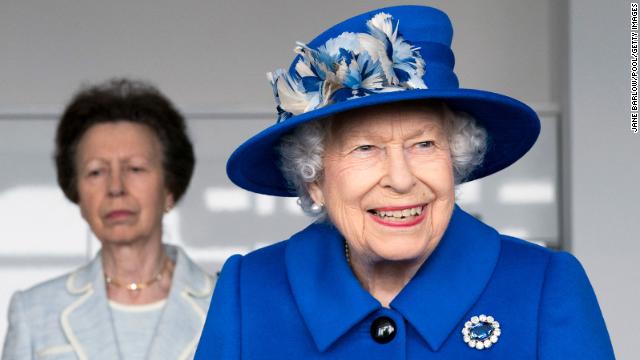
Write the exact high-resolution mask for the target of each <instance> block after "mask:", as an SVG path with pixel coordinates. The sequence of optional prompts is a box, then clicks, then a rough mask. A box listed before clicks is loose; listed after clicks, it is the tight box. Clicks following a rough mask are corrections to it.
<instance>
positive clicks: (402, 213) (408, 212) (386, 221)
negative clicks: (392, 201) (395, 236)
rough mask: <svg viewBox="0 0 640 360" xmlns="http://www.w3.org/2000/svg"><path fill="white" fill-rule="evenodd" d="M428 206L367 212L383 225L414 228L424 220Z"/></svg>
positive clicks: (380, 209)
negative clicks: (413, 226)
mask: <svg viewBox="0 0 640 360" xmlns="http://www.w3.org/2000/svg"><path fill="white" fill-rule="evenodd" d="M426 206H427V205H426V204H421V205H415V206H411V207H403V208H379V209H371V210H367V212H368V213H370V214H371V215H373V219H374V220H375V221H376V222H378V223H380V224H383V225H392V226H396V225H399V226H412V225H415V224H417V223H419V222H420V221H422V219H424V216H425V215H426V214H424V209H425V207H426Z"/></svg>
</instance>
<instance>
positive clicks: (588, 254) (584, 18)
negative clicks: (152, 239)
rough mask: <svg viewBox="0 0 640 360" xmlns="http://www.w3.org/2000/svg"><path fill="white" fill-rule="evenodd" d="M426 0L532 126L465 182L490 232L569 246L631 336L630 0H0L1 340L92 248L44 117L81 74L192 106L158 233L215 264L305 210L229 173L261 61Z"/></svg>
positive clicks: (637, 250)
mask: <svg viewBox="0 0 640 360" xmlns="http://www.w3.org/2000/svg"><path fill="white" fill-rule="evenodd" d="M408 3H418V4H426V5H433V6H436V7H438V8H440V9H442V10H444V11H445V12H447V13H448V14H449V16H450V17H451V19H452V21H453V23H454V31H455V32H454V41H453V48H454V51H455V54H456V62H457V63H456V72H457V74H458V77H459V79H460V83H461V85H462V86H463V87H468V88H480V89H485V90H490V91H496V92H500V93H504V94H508V95H510V96H513V97H516V98H518V99H520V100H523V101H525V102H527V103H528V104H530V105H531V106H532V107H533V108H534V109H535V110H536V111H537V112H538V114H539V115H540V117H541V119H542V123H543V124H542V125H543V130H542V134H541V137H540V139H539V141H538V143H537V144H536V146H535V147H534V149H533V151H531V152H530V153H529V154H527V156H526V157H525V158H524V159H523V160H521V161H520V162H519V163H517V164H516V165H515V166H512V167H511V168H509V169H507V170H506V171H503V172H501V173H499V174H497V175H494V176H491V177H489V178H488V179H484V180H480V181H474V182H471V183H469V184H467V185H465V186H463V187H461V188H460V189H459V202H460V204H461V206H463V208H465V209H467V210H469V211H471V212H472V213H474V214H475V215H477V216H479V217H481V218H482V219H483V220H484V221H485V222H487V223H489V224H491V225H493V226H495V227H496V228H498V229H499V230H500V231H502V232H504V233H508V234H511V235H515V236H518V237H522V238H525V239H527V240H529V241H533V242H537V243H540V244H543V245H545V246H549V247H554V248H559V249H564V250H569V251H571V252H572V253H573V254H575V255H576V256H577V257H578V258H579V259H580V260H581V262H582V264H583V265H584V267H585V268H586V270H587V272H588V274H589V276H590V279H591V281H592V283H593V285H594V288H595V290H596V293H597V294H598V297H599V299H600V305H601V307H602V310H603V312H604V316H605V319H606V320H607V323H608V326H609V331H610V333H611V337H612V339H613V343H614V348H615V350H616V354H617V356H618V358H620V359H632V358H635V357H634V356H633V354H634V353H635V343H636V342H637V337H638V336H639V335H640V319H639V317H638V315H637V314H638V311H637V310H636V309H637V304H638V303H639V302H640V271H639V270H638V266H637V261H635V260H636V258H637V257H638V256H639V255H640V241H639V240H640V238H639V237H638V235H637V230H636V227H637V225H638V223H639V221H638V215H639V214H640V205H639V204H640V193H639V191H638V179H639V178H640V166H639V164H638V156H639V155H640V135H634V134H632V133H631V132H630V130H629V110H628V104H629V100H628V99H629V95H628V89H629V80H628V75H627V74H628V73H629V70H628V69H629V59H630V54H629V51H630V50H629V39H630V35H629V7H630V5H629V4H630V3H629V2H627V1H615V2H609V1H597V0H583V1H578V0H559V1H553V0H537V1H531V0H482V1H465V0H448V1H411V2H408V1H345V0H342V1H339V0H324V1H317V0H316V1H308V0H271V1H258V0H253V1H249V0H235V1H224V2H223V1H211V0H209V1H204V0H184V1H180V2H176V1H164V0H163V1H158V0H155V1H152V0H141V1H109V2H97V1H95V2H94V1H79V0H55V1H34V0H20V1H18V0H2V2H0V169H2V170H1V171H0V284H1V285H2V286H0V314H1V315H0V339H4V333H5V330H6V315H4V314H5V313H6V309H7V304H8V301H9V297H10V296H11V294H12V293H13V292H14V291H15V290H17V289H25V288H28V287H30V286H31V285H33V284H34V283H36V282H39V281H42V280H45V279H47V278H51V277H53V276H57V275H60V274H63V273H65V272H67V271H69V270H71V269H73V268H75V267H77V266H79V265H80V264H82V263H84V262H85V261H87V259H88V258H90V257H91V256H93V254H95V252H96V251H97V249H98V248H99V244H98V243H97V242H96V241H95V239H94V238H93V236H92V234H91V233H90V231H89V230H88V228H87V226H86V225H85V223H84V222H83V221H82V220H81V218H80V216H79V211H78V210H77V208H76V207H75V206H74V205H72V204H70V203H69V202H67V201H66V200H65V199H64V198H63V195H62V192H61V191H60V190H59V189H58V188H57V186H56V182H55V173H54V168H53V163H52V160H51V156H52V148H53V132H54V129H55V125H56V119H57V117H58V115H59V113H60V111H61V110H62V108H63V106H64V104H65V103H66V101H68V100H69V99H70V97H71V95H72V94H73V92H75V91H76V90H77V89H78V87H79V86H80V85H81V84H83V83H91V82H96V81H102V80H105V79H107V78H109V77H112V76H130V77H134V78H140V79H147V80H150V81H152V82H153V83H155V84H156V85H157V86H158V87H159V88H160V89H161V90H162V91H164V92H165V93H166V94H167V95H168V96H169V97H170V98H171V99H172V100H173V101H174V102H175V104H176V105H177V106H178V107H179V108H180V109H181V110H182V111H183V112H184V113H185V114H186V115H187V118H188V121H189V126H190V130H191V135H192V137H193V140H194V143H195V146H196V154H197V158H198V163H197V167H196V173H195V177H194V179H193V183H192V185H191V188H190V189H189V192H188V194H187V196H186V198H185V199H184V200H183V201H182V202H181V203H180V204H179V206H178V207H177V208H176V209H175V210H174V211H172V212H171V214H170V215H169V216H168V217H167V218H166V223H165V229H166V231H165V240H166V241H167V242H172V243H177V244H181V245H182V246H184V247H185V248H186V250H187V252H188V253H189V254H190V255H191V256H193V257H194V258H195V259H196V260H197V261H198V262H199V263H200V264H202V265H203V266H204V267H205V268H206V269H207V270H209V271H210V272H212V273H213V272H215V271H217V269H218V268H219V267H220V265H221V264H222V262H223V261H224V260H225V259H226V258H227V257H228V256H230V255H231V254H234V253H244V252H247V251H250V250H252V249H255V248H258V247H261V246H264V245H266V244H270V243H273V242H276V241H279V240H282V239H286V238H287V237H288V236H289V235H291V234H292V233H293V232H294V231H296V230H298V229H301V228H302V227H303V226H305V225H306V224H307V223H309V219H307V218H306V217H304V216H302V215H301V213H300V211H299V210H298V208H297V207H296V204H295V199H283V198H273V197H267V196H258V195H255V194H251V193H248V192H245V191H243V190H240V189H238V188H236V187H234V186H233V185H232V184H231V183H230V182H229V181H228V180H227V178H226V174H225V170H224V166H225V161H226V159H227V157H228V156H229V154H230V153H231V151H233V149H234V148H235V146H237V145H238V144H239V143H240V142H242V141H243V140H244V139H246V138H247V137H248V136H250V135H251V134H253V133H255V132H256V131H257V130H258V129H261V128H263V127H265V126H267V125H268V124H270V123H272V122H273V121H274V119H275V117H274V104H273V99H272V95H271V90H270V86H269V85H268V83H267V80H266V77H265V73H266V72H268V71H272V70H274V69H276V68H278V67H288V65H289V63H290V62H291V60H292V58H293V52H292V49H293V47H294V45H295V42H296V41H309V40H311V39H312V38H313V37H315V35H317V34H318V33H319V32H320V31H322V30H324V29H326V28H327V27H329V26H331V25H333V24H335V23H337V22H339V21H341V20H344V19H346V18H348V17H350V16H352V15H355V14H358V13H360V12H363V11H367V10H371V9H374V8H377V7H382V6H391V5H398V4H408Z"/></svg>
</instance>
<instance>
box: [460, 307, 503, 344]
mask: <svg viewBox="0 0 640 360" xmlns="http://www.w3.org/2000/svg"><path fill="white" fill-rule="evenodd" d="M500 333H501V330H500V323H499V322H497V321H496V320H495V319H494V318H493V316H487V315H484V314H482V315H478V316H473V317H472V318H471V319H470V320H469V321H467V322H466V323H465V324H464V328H462V339H463V340H464V342H465V343H466V344H467V345H469V347H470V348H475V349H478V350H482V349H486V348H490V347H491V346H493V344H495V343H497V342H498V338H499V337H500Z"/></svg>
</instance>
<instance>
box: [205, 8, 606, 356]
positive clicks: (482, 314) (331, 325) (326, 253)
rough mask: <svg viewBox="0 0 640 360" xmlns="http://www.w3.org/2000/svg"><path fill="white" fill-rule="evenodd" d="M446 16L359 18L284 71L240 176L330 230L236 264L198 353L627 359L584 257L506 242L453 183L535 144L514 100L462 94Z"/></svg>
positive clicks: (309, 47)
mask: <svg viewBox="0 0 640 360" xmlns="http://www.w3.org/2000/svg"><path fill="white" fill-rule="evenodd" d="M451 38H452V28H451V24H450V22H449V19H448V18H447V16H446V15H445V14H444V13H442V12H441V11H439V10H436V9H433V8H430V7H423V6H399V7H392V8H385V9H380V10H375V11H371V12H368V13H365V14H362V15H359V16H356V17H353V18H351V19H348V20H346V21H344V22H342V23H340V24H338V25H336V26H334V27H332V28H330V29H329V30H327V31H325V32H324V33H322V34H321V35H320V36H318V37H317V38H316V39H314V40H313V41H311V42H310V43H308V44H302V43H300V44H298V47H297V48H296V52H297V54H298V56H297V57H296V58H295V60H294V62H293V64H292V65H291V67H290V68H289V70H288V71H284V70H279V71H276V72H275V73H273V74H270V79H271V82H272V84H273V88H274V93H275V95H276V102H277V105H278V107H277V109H278V113H279V119H278V122H277V123H276V124H275V125H273V126H271V127H269V128H267V129H265V130H263V131H262V132H260V133H259V134H257V135H255V136H254V137H252V138H251V139H249V140H248V141H246V142H245V143H244V144H242V145H241V146H240V147H239V148H238V149H237V150H236V151H235V152H234V153H233V155H232V156H231V158H230V159H229V163H228V167H227V171H228V174H229V177H230V178H231V180H232V181H234V182H235V183H236V184H237V185H239V186H241V187H243V188H245V189H248V190H250V191H254V192H257V193H261V194H268V195H276V196H298V197H299V199H300V200H299V203H300V205H301V206H302V208H303V209H304V210H305V211H306V212H307V213H309V214H311V215H313V216H315V217H316V218H317V220H316V222H315V223H314V224H312V225H311V226H309V227H307V228H306V229H304V230H302V231H301V232H299V233H297V234H295V235H293V236H292V237H291V238H290V239H288V240H286V241H283V242H280V243H277V244H275V245H272V246H269V247H266V248H263V249H260V250H257V251H254V252H252V253H250V254H247V255H245V256H239V255H236V256H233V257H231V258H230V259H229V260H228V261H227V263H226V264H225V266H224V268H223V270H222V273H221V275H220V278H219V280H218V283H217V286H216V290H215V292H214V296H213V299H212V302H211V305H210V309H209V314H208V317H207V320H206V323H205V328H204V330H203V334H202V337H201V339H200V344H199V346H198V349H197V352H196V358H197V359H240V358H243V359H356V358H367V359H385V360H388V359H612V358H613V357H614V356H613V350H612V348H611V344H610V340H609V336H608V334H607V330H606V327H605V323H604V320H603V318H602V315H601V312H600V309H599V307H598V303H597V300H596V297H595V295H594V292H593V290H592V288H591V286H590V284H589V281H588V279H587V277H586V275H585V272H584V270H583V269H582V267H581V266H580V264H579V263H578V261H577V260H576V259H575V258H574V257H573V256H571V255H569V254H567V253H563V252H554V251H551V250H548V249H545V248H542V247H539V246H536V245H532V244H530V243H527V242H525V241H522V240H519V239H515V238H512V237H508V236H504V235H501V234H499V233H498V232H497V231H496V230H494V229H493V228H491V227H490V226H488V225H485V224H483V223H482V222H480V221H478V220H477V219H475V218H473V217H472V216H470V215H469V214H467V213H466V212H464V211H463V210H462V209H461V208H459V207H458V206H457V205H456V204H455V186H456V185H457V184H460V183H463V182H465V181H471V180H474V179H478V178H481V177H484V176H487V175H490V174H492V173H495V172H497V171H499V170H501V169H503V168H505V167H507V166H509V165H511V164H512V163H513V162H515V161H516V160H517V159H519V158H520V157H522V156H523V155H524V154H525V153H526V152H527V151H528V150H529V149H530V148H531V146H533V144H534V142H535V140H536V138H537V136H538V133H539V130H540V122H539V119H538V117H537V116H536V114H535V113H534V112H533V110H531V109H530V108H529V107H528V106H527V105H525V104H523V103H521V102H519V101H517V100H515V99H512V98H510V97H507V96H504V95H499V94H495V93H490V92H487V91H481V90H472V89H464V88H460V87H459V86H458V80H457V78H456V75H455V74H454V72H453V63H454V57H453V53H452V52H451V49H450V44H451Z"/></svg>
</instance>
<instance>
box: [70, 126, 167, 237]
mask: <svg viewBox="0 0 640 360" xmlns="http://www.w3.org/2000/svg"><path fill="white" fill-rule="evenodd" d="M76 176H77V184H78V185H77V186H78V194H79V202H78V204H79V205H80V211H81V213H82V217H84V219H85V220H86V221H87V222H88V223H89V226H90V227H91V230H93V232H94V234H95V235H96V236H97V237H98V239H100V241H101V242H102V243H103V244H105V243H110V242H111V243H113V242H117V243H130V242H134V241H139V240H143V241H144V240H148V239H151V238H154V237H156V236H157V237H158V239H159V238H160V236H161V234H162V215H163V213H164V210H165V209H166V208H167V207H168V206H170V205H172V204H173V197H172V195H171V194H170V193H169V192H168V190H167V189H166V186H165V182H164V171H163V167H162V146H161V144H160V142H159V140H158V139H157V137H156V136H155V134H154V133H153V132H152V130H151V129H149V128H148V127H146V126H145V125H141V124H135V123H132V122H128V121H118V122H110V123H103V124H97V125H93V126H92V127H90V128H89V129H88V130H87V132H86V133H85V134H84V135H83V136H82V138H81V139H80V142H79V144H78V148H77V154H76Z"/></svg>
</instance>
